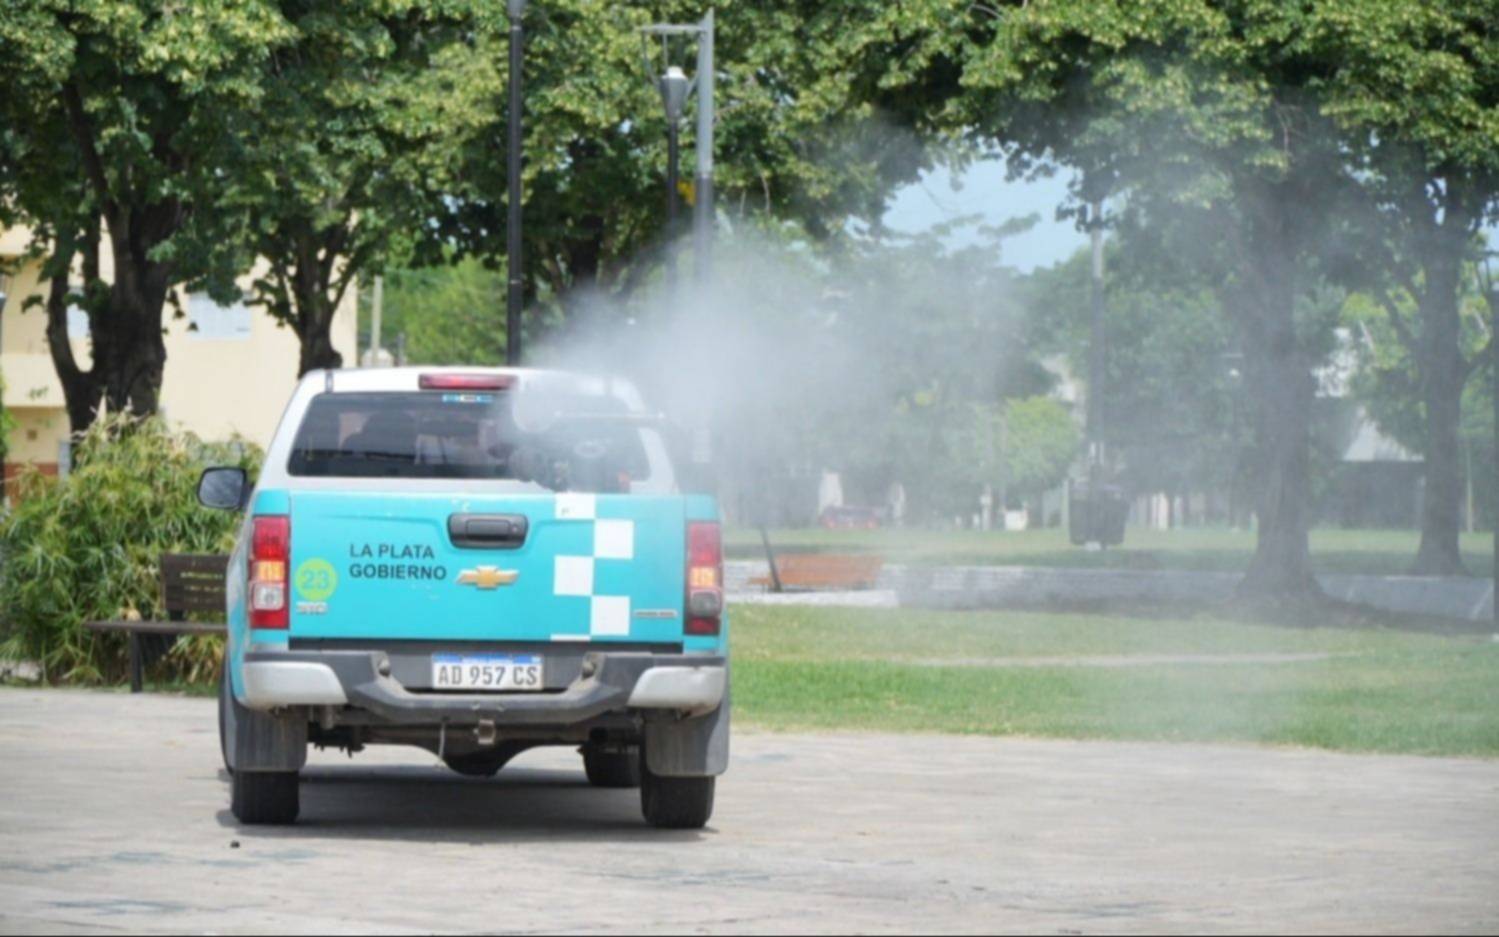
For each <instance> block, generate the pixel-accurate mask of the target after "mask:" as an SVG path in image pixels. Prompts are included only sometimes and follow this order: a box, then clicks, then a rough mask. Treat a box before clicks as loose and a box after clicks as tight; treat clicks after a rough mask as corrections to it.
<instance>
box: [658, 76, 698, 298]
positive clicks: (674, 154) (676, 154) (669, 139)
mask: <svg viewBox="0 0 1499 937" xmlns="http://www.w3.org/2000/svg"><path fill="white" fill-rule="evenodd" d="M691 85H692V83H691V82H690V81H688V80H687V75H686V74H685V73H684V72H683V71H682V69H681V68H679V67H677V66H675V65H672V66H670V67H668V68H667V69H666V74H664V75H662V76H661V79H660V81H658V82H657V87H658V88H659V89H660V91H661V103H662V105H663V106H664V107H665V108H666V280H667V289H668V290H669V291H670V292H671V293H675V292H676V284H677V247H676V239H677V215H678V214H679V213H680V205H681V200H682V199H681V193H680V191H679V189H680V186H679V185H678V182H677V177H678V173H679V168H678V167H679V164H680V162H681V156H680V146H681V137H682V108H683V106H684V105H685V104H686V103H687V92H688V91H690V90H691Z"/></svg>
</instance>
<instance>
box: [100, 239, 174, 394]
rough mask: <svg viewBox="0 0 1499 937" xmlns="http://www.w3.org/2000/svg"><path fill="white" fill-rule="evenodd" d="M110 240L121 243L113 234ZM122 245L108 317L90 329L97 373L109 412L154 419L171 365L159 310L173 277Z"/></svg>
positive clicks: (117, 248) (118, 249) (119, 246)
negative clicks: (164, 375) (153, 415)
mask: <svg viewBox="0 0 1499 937" xmlns="http://www.w3.org/2000/svg"><path fill="white" fill-rule="evenodd" d="M110 236H111V238H112V239H115V240H118V239H119V238H118V237H117V236H116V235H115V233H114V231H113V230H111V232H110ZM153 246H154V245H153ZM121 247H122V245H119V244H116V248H115V281H114V284H113V285H112V286H111V287H110V291H109V313H108V315H107V316H106V317H104V319H103V321H96V322H95V323H93V326H94V327H93V328H92V329H91V331H92V332H93V333H94V334H93V339H94V351H95V359H94V372H95V373H96V374H98V375H99V378H100V379H101V380H102V381H103V383H104V399H105V402H106V403H108V404H109V409H110V412H112V413H121V412H128V413H131V414H134V415H135V416H150V415H152V414H154V413H156V411H157V409H158V408H159V406H160V403H161V380H162V373H163V372H164V371H165V369H166V363H167V348H166V342H165V341H164V340H163V338H162V322H161V311H162V307H163V306H165V305H166V300H167V291H168V286H169V284H170V279H171V278H170V274H169V273H168V270H167V268H166V267H165V265H163V264H159V263H155V262H153V261H150V260H147V259H145V257H144V256H142V255H144V253H145V252H144V251H140V252H138V253H137V252H135V251H131V250H129V249H128V245H124V247H125V248H126V249H123V250H122V249H121ZM101 339H102V340H101Z"/></svg>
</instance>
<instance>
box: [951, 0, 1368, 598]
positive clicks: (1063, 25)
mask: <svg viewBox="0 0 1499 937" xmlns="http://www.w3.org/2000/svg"><path fill="white" fill-rule="evenodd" d="M979 9H980V10H981V11H987V12H980V13H978V14H975V15H973V16H970V17H969V18H968V19H967V20H966V21H965V23H964V27H963V29H962V30H957V31H956V32H959V33H960V34H961V36H962V39H961V45H960V46H958V47H954V46H953V40H952V39H950V38H940V39H935V40H933V44H934V45H935V46H936V47H937V48H938V49H940V50H941V52H940V54H942V55H947V56H956V57H957V61H958V62H959V63H960V65H961V68H962V73H963V77H962V87H963V93H962V95H961V96H960V97H959V98H957V99H956V100H955V102H954V105H953V106H952V107H951V108H950V118H949V119H950V121H951V122H952V123H953V124H954V125H955V126H957V127H967V128H972V129H973V132H974V133H977V134H979V135H981V136H982V137H984V138H985V139H989V140H993V141H994V142H995V143H997V144H999V145H1001V146H1003V147H1005V148H1006V149H1007V152H1008V153H1010V154H1013V155H1014V158H1015V164H1016V165H1017V166H1019V167H1021V168H1024V167H1026V166H1033V165H1036V164H1037V162H1038V161H1040V160H1042V159H1044V158H1046V157H1048V156H1055V157H1058V158H1060V159H1062V160H1064V161H1067V162H1069V163H1071V164H1072V165H1074V166H1075V167H1076V168H1078V169H1080V170H1081V171H1082V174H1083V176H1082V177H1083V179H1084V180H1085V182H1086V184H1087V186H1088V187H1089V189H1090V191H1086V192H1084V191H1079V192H1078V195H1079V196H1080V197H1082V198H1092V197H1095V196H1096V195H1098V194H1099V192H1100V191H1108V190H1114V191H1127V193H1128V197H1127V200H1126V202H1125V204H1126V205H1127V207H1128V210H1129V211H1131V212H1134V213H1138V216H1139V217H1141V218H1143V219H1145V222H1146V223H1148V224H1149V225H1151V226H1152V227H1155V228H1157V229H1159V230H1161V231H1162V232H1163V234H1167V235H1169V237H1170V243H1171V244H1172V248H1173V250H1175V251H1178V252H1180V253H1182V254H1183V255H1184V257H1187V256H1190V257H1191V260H1190V261H1189V262H1196V263H1201V264H1211V265H1212V266H1211V267H1210V269H1214V270H1216V271H1218V272H1219V274H1220V276H1219V280H1218V282H1219V286H1218V292H1219V299H1220V302H1221V304H1222V306H1223V307H1224V308H1225V309H1226V310H1227V311H1228V313H1229V315H1230V317H1231V321H1232V322H1233V323H1234V326H1235V329H1236V330H1237V332H1238V334H1239V337H1240V342H1241V345H1242V348H1243V350H1244V353H1245V362H1244V365H1245V366H1244V374H1245V386H1246V389H1247V391H1248V393H1249V394H1250V397H1251V400H1252V402H1253V405H1254V414H1253V423H1254V431H1255V436H1256V440H1257V445H1256V449H1257V451H1258V452H1259V453H1260V454H1261V456H1262V464H1261V465H1260V466H1259V471H1258V476H1259V477H1260V478H1261V479H1262V480H1263V484H1262V486H1261V491H1260V493H1259V497H1258V503H1257V506H1258V510H1257V515H1258V519H1259V527H1258V542H1257V545H1256V549H1255V554H1254V557H1253V560H1252V561H1251V564H1250V568H1249V570H1248V572H1247V574H1246V577H1245V579H1244V581H1243V583H1242V584H1241V587H1240V588H1241V591H1242V592H1243V593H1245V594H1246V595H1253V596H1259V595H1316V594H1318V592H1319V589H1318V587H1317V585H1316V581H1315V579H1314V578H1313V576H1312V573H1311V566H1310V556H1309V549H1308V542H1307V528H1308V525H1309V521H1310V504H1309V501H1310V484H1309V482H1310V472H1311V465H1310V436H1311V433H1310V422H1309V421H1310V412H1311V409H1312V408H1311V404H1312V399H1313V397H1314V395H1315V381H1314V378H1313V374H1312V371H1313V367H1314V365H1315V364H1316V363H1317V361H1318V360H1319V358H1320V355H1321V354H1322V353H1323V352H1324V351H1325V348H1326V345H1327V343H1328V340H1329V335H1330V331H1331V323H1332V317H1331V316H1330V315H1329V314H1328V311H1327V308H1326V304H1325V303H1314V302H1309V299H1310V298H1311V297H1314V296H1315V295H1316V289H1315V287H1316V285H1317V284H1318V283H1320V282H1321V280H1322V278H1323V276H1324V274H1325V270H1326V269H1327V268H1328V266H1329V265H1330V260H1331V258H1330V256H1329V254H1330V251H1332V250H1335V249H1337V246H1338V244H1339V242H1338V240H1337V239H1336V238H1335V237H1333V236H1332V235H1333V234H1334V232H1335V223H1336V221H1337V220H1338V219H1339V218H1340V216H1341V212H1340V211H1339V206H1340V205H1341V203H1342V202H1343V200H1345V199H1346V198H1348V189H1349V186H1350V183H1349V179H1348V173H1347V171H1346V167H1345V166H1344V164H1343V162H1342V159H1341V157H1342V153H1341V151H1340V149H1339V137H1338V134H1337V133H1336V127H1335V126H1334V124H1333V123H1332V121H1331V120H1330V119H1329V118H1328V117H1327V116H1326V115H1325V114H1324V113H1323V112H1322V110H1321V107H1320V103H1321V98H1320V96H1319V95H1320V94H1321V92H1320V90H1319V89H1320V83H1321V82H1322V81H1323V79H1324V78H1325V76H1326V75H1327V74H1328V73H1329V72H1330V71H1333V70H1334V66H1335V63H1329V62H1323V61H1318V60H1316V59H1315V58H1314V57H1312V56H1310V55H1308V54H1307V51H1306V50H1305V49H1304V48H1303V47H1302V46H1301V45H1299V42H1298V37H1299V36H1300V35H1301V34H1302V32H1303V31H1304V29H1305V26H1306V24H1305V18H1306V13H1305V11H1304V10H1303V9H1302V8H1301V7H1298V6H1287V5H1279V4H1260V5H1246V6H1232V7H1228V8H1224V7H1221V6H1220V5H1218V4H1212V3H1208V2H1206V0H1195V2H1188V3H1169V4H1166V3H1162V4H1146V5H1144V6H1141V5H1139V4H1134V3H1128V4H1126V3H1112V2H1111V3H1095V2H1084V0H1051V2H1039V3H1020V4H1015V5H1009V4H1006V5H1002V6H991V5H986V6H983V7H980V8H979ZM1194 255H1195V256H1194Z"/></svg>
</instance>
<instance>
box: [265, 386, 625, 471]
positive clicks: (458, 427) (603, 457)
mask: <svg viewBox="0 0 1499 937" xmlns="http://www.w3.org/2000/svg"><path fill="white" fill-rule="evenodd" d="M518 393H521V392H515V391H509V390H505V391H482V392H455V391H421V392H415V393H412V392H379V393H324V394H319V395H318V396H316V397H314V398H313V400H312V403H311V404H310V405H309V406H308V408H307V413H306V415H305V416H304V417H303V418H302V425H301V426H300V427H298V429H297V435H296V438H295V440H294V441H293V443H292V451H291V457H290V460H289V461H288V464H287V471H288V472H289V473H290V474H292V475H294V476H300V477H333V478H416V479H430V478H475V479H514V480H518V481H527V482H535V483H537V484H540V485H543V486H545V487H547V488H551V489H553V490H557V491H564V490H566V491H598V492H608V491H628V490H629V484H630V482H631V481H639V480H644V479H645V477H646V476H647V474H648V473H649V461H648V459H647V457H646V453H645V449H644V446H643V445H642V443H641V438H640V425H639V423H638V421H636V420H633V419H632V418H631V415H630V414H629V413H628V411H627V410H626V408H625V406H624V404H623V403H621V402H620V401H618V400H616V399H614V398H612V397H607V396H599V395H590V396H587V397H581V396H580V397H578V398H575V399H570V400H562V401H557V400H549V401H548V404H549V406H551V409H550V411H549V412H547V414H546V415H545V417H543V418H538V417H537V416H536V413H537V408H535V407H526V406H521V407H520V410H521V413H522V414H523V415H522V417H521V419H519V420H518V419H517V412H516V411H517V404H516V399H515V398H516V396H517V394H518Z"/></svg>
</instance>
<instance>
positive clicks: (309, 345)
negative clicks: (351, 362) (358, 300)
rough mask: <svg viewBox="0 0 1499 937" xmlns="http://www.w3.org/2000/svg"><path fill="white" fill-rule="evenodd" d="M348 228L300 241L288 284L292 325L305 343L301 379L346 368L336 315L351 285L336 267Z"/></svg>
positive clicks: (310, 234)
mask: <svg viewBox="0 0 1499 937" xmlns="http://www.w3.org/2000/svg"><path fill="white" fill-rule="evenodd" d="M346 231H347V228H345V227H343V226H335V227H332V228H328V229H324V230H323V231H320V232H307V233H304V234H302V235H300V236H298V237H297V238H296V242H295V244H296V246H295V248H294V250H295V257H294V261H295V263H294V267H293V269H292V272H291V275H290V276H289V277H288V278H287V279H288V280H289V282H287V283H286V284H285V287H286V291H287V293H289V294H290V297H291V302H292V307H293V308H292V309H290V310H288V311H289V312H290V314H291V317H292V321H291V325H292V328H293V330H294V331H295V332H296V333H297V339H298V341H299V342H300V343H301V347H300V349H299V353H298V356H297V376H298V377H301V376H302V375H304V374H306V373H307V372H308V371H317V370H334V369H336V368H341V367H343V363H344V359H343V355H341V354H339V352H338V350H337V349H336V348H334V347H333V335H332V329H333V315H334V313H335V312H337V311H338V303H339V301H340V300H341V299H342V298H343V291H344V288H345V287H346V285H347V283H348V282H349V281H348V280H346V279H341V278H339V272H338V271H337V270H336V266H337V263H338V259H339V249H340V248H341V247H342V246H343V244H344V242H345V234H346Z"/></svg>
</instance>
